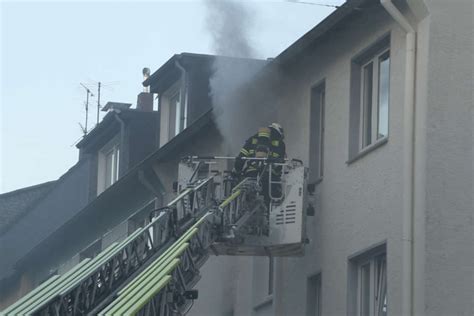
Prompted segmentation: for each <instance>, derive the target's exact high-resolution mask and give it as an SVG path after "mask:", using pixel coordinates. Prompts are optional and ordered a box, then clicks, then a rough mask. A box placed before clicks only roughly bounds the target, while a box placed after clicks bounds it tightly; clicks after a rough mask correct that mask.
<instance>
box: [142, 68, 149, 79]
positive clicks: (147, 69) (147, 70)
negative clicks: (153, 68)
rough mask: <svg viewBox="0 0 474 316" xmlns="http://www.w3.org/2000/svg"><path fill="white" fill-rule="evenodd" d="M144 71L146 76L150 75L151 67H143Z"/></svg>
mask: <svg viewBox="0 0 474 316" xmlns="http://www.w3.org/2000/svg"><path fill="white" fill-rule="evenodd" d="M142 73H143V76H144V77H150V68H148V67H145V68H143V70H142Z"/></svg>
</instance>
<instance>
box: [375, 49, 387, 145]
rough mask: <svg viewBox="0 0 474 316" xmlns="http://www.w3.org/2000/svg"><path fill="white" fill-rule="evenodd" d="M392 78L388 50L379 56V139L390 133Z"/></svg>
mask: <svg viewBox="0 0 474 316" xmlns="http://www.w3.org/2000/svg"><path fill="white" fill-rule="evenodd" d="M389 78H390V55H389V52H386V53H385V54H383V55H382V56H380V58H379V98H378V128H377V139H380V138H383V137H386V136H387V135H388V97H389V84H390V82H389Z"/></svg>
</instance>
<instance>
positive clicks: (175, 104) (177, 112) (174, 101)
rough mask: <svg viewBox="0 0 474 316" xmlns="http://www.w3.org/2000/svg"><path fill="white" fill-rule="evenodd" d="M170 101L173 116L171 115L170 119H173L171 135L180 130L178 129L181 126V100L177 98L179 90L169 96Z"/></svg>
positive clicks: (176, 133)
mask: <svg viewBox="0 0 474 316" xmlns="http://www.w3.org/2000/svg"><path fill="white" fill-rule="evenodd" d="M170 103H171V107H172V108H174V118H173V117H171V118H170V119H174V135H173V136H176V135H178V134H179V132H180V131H181V129H180V128H181V102H180V100H179V92H178V93H176V94H175V95H174V96H173V97H172V98H171V101H170ZM171 113H173V112H171Z"/></svg>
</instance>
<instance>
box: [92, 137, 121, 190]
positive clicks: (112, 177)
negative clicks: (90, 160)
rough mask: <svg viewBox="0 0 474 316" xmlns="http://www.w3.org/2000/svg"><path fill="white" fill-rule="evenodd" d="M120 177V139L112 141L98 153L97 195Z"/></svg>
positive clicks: (115, 138) (116, 138)
mask: <svg viewBox="0 0 474 316" xmlns="http://www.w3.org/2000/svg"><path fill="white" fill-rule="evenodd" d="M119 176H120V138H119V137H118V135H117V136H116V137H114V138H113V139H111V140H110V141H109V142H108V143H107V144H106V145H105V146H104V147H102V149H100V150H99V152H98V170H97V195H99V194H100V193H102V192H103V191H105V189H107V188H108V187H110V186H111V185H112V184H114V183H115V182H116V181H117V180H118V178H119Z"/></svg>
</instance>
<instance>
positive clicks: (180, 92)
mask: <svg viewBox="0 0 474 316" xmlns="http://www.w3.org/2000/svg"><path fill="white" fill-rule="evenodd" d="M159 100H160V101H159V103H160V146H163V145H164V144H166V143H167V142H168V141H169V140H171V139H172V138H173V137H175V136H176V135H178V134H179V133H181V132H182V131H183V130H184V129H185V128H186V126H187V116H188V109H187V96H186V92H185V89H184V87H183V81H182V80H178V81H176V82H175V83H174V84H173V85H172V86H171V87H169V88H168V89H167V90H166V91H165V92H164V93H163V94H162V95H161V96H160V98H159Z"/></svg>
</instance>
